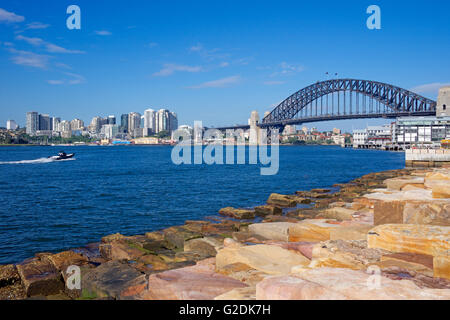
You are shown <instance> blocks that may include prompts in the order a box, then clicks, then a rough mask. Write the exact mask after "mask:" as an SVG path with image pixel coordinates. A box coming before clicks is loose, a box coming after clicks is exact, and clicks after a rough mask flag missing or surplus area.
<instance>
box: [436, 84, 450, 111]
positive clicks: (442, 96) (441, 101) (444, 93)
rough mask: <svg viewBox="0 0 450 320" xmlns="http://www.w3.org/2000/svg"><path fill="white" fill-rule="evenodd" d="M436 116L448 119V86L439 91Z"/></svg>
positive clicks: (449, 106)
mask: <svg viewBox="0 0 450 320" xmlns="http://www.w3.org/2000/svg"><path fill="white" fill-rule="evenodd" d="M436 116H438V117H450V86H446V87H442V88H440V89H439V95H438V100H437V105H436Z"/></svg>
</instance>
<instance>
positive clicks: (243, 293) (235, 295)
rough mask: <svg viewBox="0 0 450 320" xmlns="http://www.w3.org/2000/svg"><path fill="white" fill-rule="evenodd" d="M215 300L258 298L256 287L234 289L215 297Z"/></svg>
mask: <svg viewBox="0 0 450 320" xmlns="http://www.w3.org/2000/svg"><path fill="white" fill-rule="evenodd" d="M214 300H228V301H229V300H256V287H247V288H238V289H233V290H231V291H228V292H226V293H224V294H221V295H220V296H217V297H215V298H214Z"/></svg>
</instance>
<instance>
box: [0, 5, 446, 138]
mask: <svg viewBox="0 0 450 320" xmlns="http://www.w3.org/2000/svg"><path fill="white" fill-rule="evenodd" d="M77 4H78V5H79V6H80V8H81V12H82V28H81V30H77V31H73V30H68V29H67V28H66V26H65V20H66V18H67V14H66V7H67V5H66V4H55V3H54V2H50V1H43V3H42V4H39V5H38V4H35V3H29V2H26V3H25V2H23V3H21V1H3V2H2V5H1V8H2V9H3V10H4V12H6V13H7V14H5V13H4V12H3V14H2V15H0V30H1V31H2V36H1V37H0V47H1V48H0V66H1V68H2V70H4V72H2V74H1V75H0V85H1V87H2V89H3V92H2V99H1V100H0V109H1V110H2V112H1V113H0V122H1V123H6V121H7V120H15V121H16V122H17V123H18V124H19V125H20V126H21V127H23V126H24V124H25V123H24V120H25V119H24V118H23V114H25V113H26V112H28V111H30V110H40V112H43V113H45V114H58V115H61V117H62V118H67V119H69V118H71V115H73V116H75V114H76V117H79V118H81V119H84V120H85V121H86V120H87V119H91V118H92V117H94V116H95V115H97V114H105V115H107V114H116V115H120V114H122V113H127V112H130V111H133V110H140V109H143V108H142V107H141V106H144V105H146V101H152V104H154V105H170V106H172V108H174V109H175V110H177V113H178V115H179V117H180V119H182V120H183V121H182V122H183V123H187V124H192V123H193V122H194V121H195V120H202V121H203V122H204V124H205V125H206V126H216V127H217V126H221V125H233V124H237V123H238V124H241V123H245V122H246V121H247V119H248V116H249V114H250V112H251V111H253V110H257V111H258V112H259V113H260V114H264V112H266V111H269V110H271V109H273V107H274V106H276V104H277V103H279V102H280V101H281V100H283V99H285V98H286V97H288V96H289V95H290V94H292V93H294V92H296V91H297V90H299V89H301V88H303V87H305V86H308V85H310V84H312V83H315V82H316V81H318V80H325V79H326V78H327V76H326V75H325V73H326V72H328V73H329V74H330V75H334V74H335V73H337V74H338V77H340V78H345V77H351V78H361V79H374V80H379V81H384V82H387V83H390V84H394V85H398V86H400V87H402V88H406V89H414V91H415V92H417V93H419V94H422V95H424V96H427V97H430V98H432V99H434V100H436V95H437V89H438V88H439V87H440V86H443V85H445V84H448V83H449V82H450V81H449V78H448V74H447V72H446V70H449V69H450V62H449V61H448V59H447V58H446V52H448V51H449V50H448V49H449V46H450V44H449V42H446V41H441V40H440V39H446V38H448V34H449V28H450V27H449V26H448V24H446V23H445V21H446V17H445V12H447V11H448V8H449V6H450V5H449V4H448V2H445V1H440V2H439V6H438V5H436V6H426V5H425V2H414V3H410V2H402V1H398V2H395V3H392V2H388V1H378V3H377V4H378V5H379V6H380V8H381V14H382V28H381V30H369V29H367V27H366V19H367V17H368V15H367V14H366V9H367V7H368V5H369V3H361V2H360V1H348V2H346V3H339V4H337V3H329V4H327V8H326V9H324V8H323V7H322V5H321V4H312V3H298V2H295V3H292V2H285V6H283V5H280V6H276V7H274V6H272V5H271V4H270V3H269V2H264V1H263V2H258V6H254V5H252V4H251V3H240V4H239V10H238V12H239V14H235V13H236V5H235V3H233V2H232V1H231V2H230V3H226V4H224V3H207V2H203V1H197V2H193V3H189V4H186V3H183V2H178V3H177V5H176V6H175V7H176V10H173V8H172V7H170V8H169V6H168V5H167V4H166V3H139V5H137V4H136V3H133V2H131V3H126V4H125V3H118V4H114V6H111V5H110V4H109V3H108V2H106V1H96V2H87V1H83V0H81V1H78V3H77ZM286 6H289V8H290V10H288V11H286V10H285V7H286ZM42 7H44V8H45V10H41V8H42ZM125 7H126V8H125ZM437 7H439V8H440V10H437V9H436V8H437ZM168 12H170V15H169V14H165V13H168ZM232 13H233V14H232ZM111 21H115V22H114V24H113V23H111ZM405 21H408V23H405ZM205 26H208V28H205ZM236 34H239V35H240V37H236V36H235V35H236ZM343 34H345V36H342V35H343ZM125 38H126V39H127V42H126V45H124V44H125V43H124V42H123V39H125ZM418 47H426V48H427V50H417V48H418ZM279 48H282V50H279ZM411 74H413V75H414V76H411ZM24 91H25V92H26V93H27V94H26V95H24V94H23V92H24ZM74 110H77V111H76V112H74ZM366 122H367V121H366V120H352V121H342V122H340V123H339V126H341V127H342V128H344V129H345V130H348V131H350V130H351V129H352V127H362V126H365V125H366ZM369 122H370V123H371V124H382V123H385V121H383V120H370V121H369ZM317 126H318V127H319V128H321V129H327V128H328V129H329V128H333V127H334V126H336V123H333V122H330V123H320V124H317Z"/></svg>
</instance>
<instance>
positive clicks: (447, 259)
mask: <svg viewBox="0 0 450 320" xmlns="http://www.w3.org/2000/svg"><path fill="white" fill-rule="evenodd" d="M433 268H434V276H435V277H436V278H444V279H450V256H448V255H447V256H437V257H434V259H433Z"/></svg>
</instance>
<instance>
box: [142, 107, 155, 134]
mask: <svg viewBox="0 0 450 320" xmlns="http://www.w3.org/2000/svg"><path fill="white" fill-rule="evenodd" d="M144 129H146V130H147V131H150V132H151V133H156V112H155V110H153V109H147V110H145V112H144Z"/></svg>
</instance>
